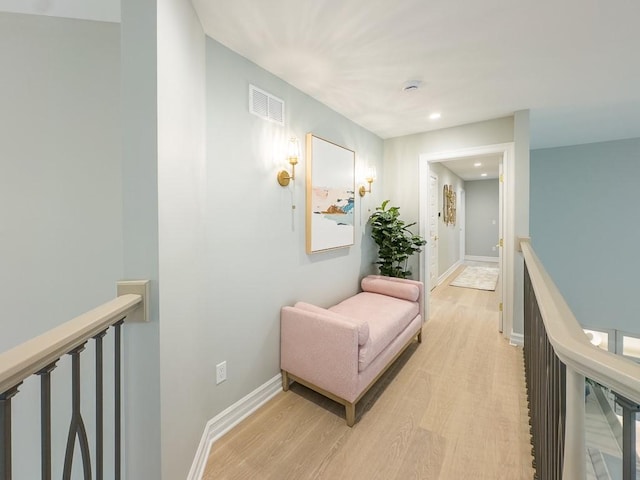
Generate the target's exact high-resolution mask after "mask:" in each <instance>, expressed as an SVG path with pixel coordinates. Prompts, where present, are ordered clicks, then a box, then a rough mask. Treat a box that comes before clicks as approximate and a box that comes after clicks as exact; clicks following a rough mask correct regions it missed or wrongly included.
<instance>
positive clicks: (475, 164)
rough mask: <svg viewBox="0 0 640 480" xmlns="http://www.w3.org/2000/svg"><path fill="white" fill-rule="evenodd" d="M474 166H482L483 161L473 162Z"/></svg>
mask: <svg viewBox="0 0 640 480" xmlns="http://www.w3.org/2000/svg"><path fill="white" fill-rule="evenodd" d="M473 166H474V167H481V166H482V163H481V162H476V163H474V164H473Z"/></svg>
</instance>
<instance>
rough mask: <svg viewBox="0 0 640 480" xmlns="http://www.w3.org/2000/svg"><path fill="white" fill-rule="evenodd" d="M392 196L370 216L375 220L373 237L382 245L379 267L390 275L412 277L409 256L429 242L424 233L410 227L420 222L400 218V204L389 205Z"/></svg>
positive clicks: (382, 271)
mask: <svg viewBox="0 0 640 480" xmlns="http://www.w3.org/2000/svg"><path fill="white" fill-rule="evenodd" d="M388 203H389V200H385V201H384V202H382V205H381V206H379V207H376V211H375V212H374V213H373V214H372V215H371V217H369V221H370V222H371V237H372V238H373V240H374V241H375V242H376V244H377V245H378V261H377V262H376V264H378V267H379V268H380V274H381V275H386V276H388V277H398V278H408V277H410V276H411V271H410V270H407V263H408V260H409V257H411V255H413V254H414V253H418V252H421V251H422V248H421V247H422V246H423V245H425V244H426V243H427V242H426V240H425V239H424V238H422V237H421V236H420V235H415V234H414V233H412V232H411V231H410V230H409V228H410V227H412V226H414V225H415V224H416V222H413V223H410V224H408V225H406V224H405V223H404V221H402V220H400V208H399V207H389V208H388V209H387V204H388Z"/></svg>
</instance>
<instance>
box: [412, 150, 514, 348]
mask: <svg viewBox="0 0 640 480" xmlns="http://www.w3.org/2000/svg"><path fill="white" fill-rule="evenodd" d="M488 154H501V155H502V166H503V172H504V173H503V175H504V182H503V188H504V192H503V193H504V211H503V212H502V213H503V214H504V218H503V228H504V241H503V245H504V246H503V250H502V254H503V257H502V260H503V261H502V271H501V272H500V274H501V275H502V280H503V283H502V286H503V288H502V299H501V301H502V304H503V331H502V335H503V336H504V337H505V338H508V339H510V338H511V335H512V333H513V305H514V298H515V297H514V291H513V285H514V267H515V245H516V242H515V230H514V228H515V216H514V215H515V212H514V207H513V206H514V205H515V188H514V171H515V145H514V143H513V142H509V143H498V144H493V145H483V146H478V147H470V148H462V149H457V150H446V151H441V152H433V153H423V154H421V155H420V160H419V171H420V172H419V173H420V188H419V190H420V191H419V195H420V197H419V198H420V202H419V219H420V235H421V236H422V237H423V238H427V237H426V234H427V233H428V232H427V222H428V219H429V212H428V208H429V191H428V190H429V177H428V175H429V170H430V168H429V164H430V163H446V162H447V161H448V160H454V159H456V158H461V157H471V156H477V155H488ZM425 250H426V249H423V250H422V252H421V253H420V279H421V280H422V282H423V284H424V286H425V291H424V299H425V305H424V311H425V321H428V320H429V309H430V307H429V303H430V300H431V292H430V291H429V288H428V285H427V284H428V279H429V271H428V268H429V265H428V261H427V259H426V258H425Z"/></svg>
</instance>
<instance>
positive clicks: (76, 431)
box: [62, 343, 91, 480]
mask: <svg viewBox="0 0 640 480" xmlns="http://www.w3.org/2000/svg"><path fill="white" fill-rule="evenodd" d="M84 346H85V344H84V343H83V344H82V345H80V346H78V347H76V348H75V349H73V350H71V351H70V352H69V355H71V370H72V373H71V390H72V393H71V396H72V400H71V403H72V407H71V425H69V436H68V437H67V450H66V454H65V457H64V471H63V473H62V478H63V480H70V479H71V467H72V466H73V450H74V447H75V437H78V442H79V443H80V453H81V454H82V466H83V472H84V480H91V459H90V456H89V440H88V439H87V431H86V429H85V427H84V421H83V420H82V412H81V411H80V353H81V352H82V351H83V350H84Z"/></svg>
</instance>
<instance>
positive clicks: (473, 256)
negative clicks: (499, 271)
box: [464, 255, 500, 263]
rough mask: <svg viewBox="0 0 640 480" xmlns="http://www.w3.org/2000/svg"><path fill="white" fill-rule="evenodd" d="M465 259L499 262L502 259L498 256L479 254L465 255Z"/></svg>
mask: <svg viewBox="0 0 640 480" xmlns="http://www.w3.org/2000/svg"><path fill="white" fill-rule="evenodd" d="M464 259H465V260H467V261H469V262H494V263H498V261H499V260H500V259H499V258H498V257H480V256H477V255H465V256H464Z"/></svg>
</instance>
